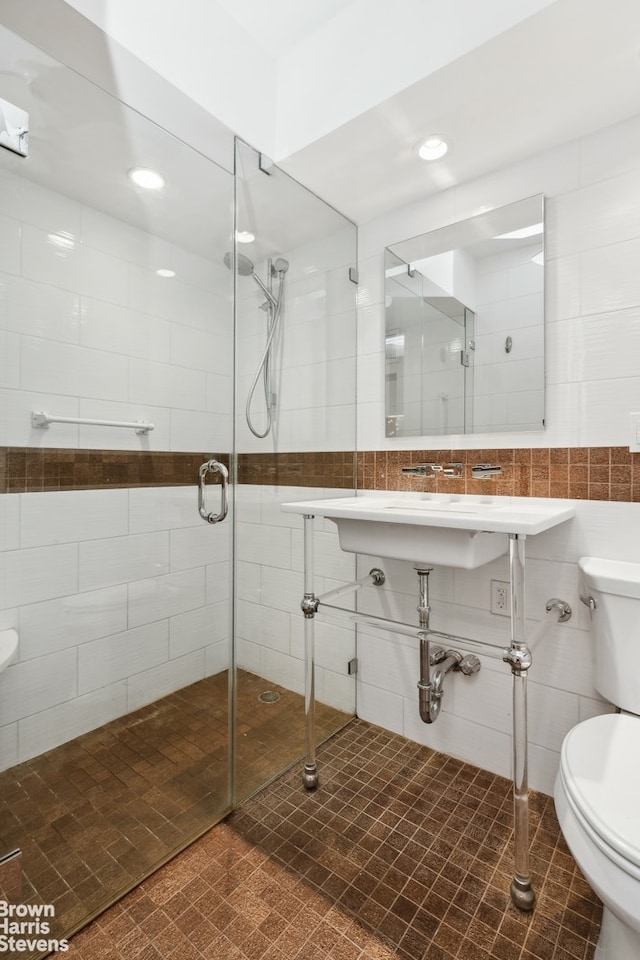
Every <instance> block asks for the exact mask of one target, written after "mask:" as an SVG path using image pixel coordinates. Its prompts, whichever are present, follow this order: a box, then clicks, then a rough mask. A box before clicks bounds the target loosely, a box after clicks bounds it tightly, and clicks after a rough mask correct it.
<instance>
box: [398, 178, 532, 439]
mask: <svg viewBox="0 0 640 960" xmlns="http://www.w3.org/2000/svg"><path fill="white" fill-rule="evenodd" d="M543 250H544V198H543V197H542V195H538V196H535V197H530V198H528V199H526V200H520V201H518V202H517V203H511V204H508V205H507V206H505V207H500V208H498V209H496V210H491V211H489V212H488V213H483V214H479V215H478V216H475V217H470V218H469V219H468V220H462V221H459V222H457V223H453V224H450V225H448V226H446V227H442V228H441V229H439V230H432V231H431V232H430V233H424V234H421V235H420V236H417V237H412V238H411V239H410V240H405V241H402V242H401V243H396V244H393V246H390V247H387V249H386V250H385V424H386V426H385V434H386V436H387V437H410V436H441V435H444V434H461V433H494V432H505V431H521V430H541V429H543V427H544V267H543V259H544V253H543Z"/></svg>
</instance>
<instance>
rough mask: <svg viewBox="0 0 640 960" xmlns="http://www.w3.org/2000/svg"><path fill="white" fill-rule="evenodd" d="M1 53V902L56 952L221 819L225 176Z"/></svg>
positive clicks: (40, 65)
mask: <svg viewBox="0 0 640 960" xmlns="http://www.w3.org/2000/svg"><path fill="white" fill-rule="evenodd" d="M0 43H1V47H2V50H3V77H4V86H3V96H4V97H6V98H8V99H11V101H12V102H14V103H15V104H16V105H17V106H19V107H20V108H21V109H23V110H25V111H27V112H28V113H29V117H30V121H29V126H30V156H29V157H28V158H24V157H22V156H19V155H18V154H16V153H12V152H9V151H8V150H2V149H0V196H1V197H2V203H1V205H0V209H1V215H0V249H1V251H2V258H1V261H0V341H1V346H2V351H1V354H2V362H1V363H0V411H1V415H0V528H1V531H2V544H1V547H2V550H1V553H0V646H1V644H2V643H3V642H5V643H11V642H12V640H17V650H16V651H15V652H14V653H13V654H12V657H11V659H10V661H9V662H8V663H4V662H3V663H2V667H3V669H2V672H1V673H0V898H3V899H10V900H11V901H12V902H14V903H22V904H44V905H47V908H48V909H51V910H52V911H53V917H52V918H51V914H48V917H49V918H50V919H49V923H50V927H51V937H53V938H56V937H57V938H64V937H66V936H68V935H69V933H70V932H72V931H73V930H75V929H77V928H79V927H80V926H82V925H83V924H84V923H85V922H86V921H87V919H88V918H90V917H91V916H92V915H94V914H96V913H97V912H99V911H101V910H102V909H104V908H105V907H106V906H107V905H108V904H109V903H110V902H112V901H113V900H115V899H117V898H118V897H119V896H120V895H121V894H122V893H123V892H124V891H125V890H127V889H129V888H131V887H132V886H134V885H135V884H136V883H138V882H139V881H140V880H141V879H142V878H143V877H144V876H146V875H148V874H149V873H150V872H151V871H152V870H153V869H155V868H156V867H157V866H158V865H159V864H161V863H162V862H163V861H165V860H167V859H168V858H169V857H171V856H172V855H173V854H174V853H175V852H176V851H177V850H179V849H180V848H182V847H184V846H185V845H186V844H187V843H189V842H190V841H191V840H192V839H193V838H195V837H196V836H198V835H199V834H201V833H202V832H203V831H204V830H206V829H208V827H210V826H211V825H212V824H213V823H214V822H215V821H216V820H217V819H219V818H220V817H221V816H222V815H224V813H226V812H227V811H228V810H229V809H230V805H231V777H230V770H231V764H230V753H231V747H232V742H231V738H230V732H229V731H230V728H231V715H230V709H229V703H230V697H229V686H230V680H231V676H230V669H229V666H230V662H231V654H230V651H231V596H232V579H231V545H232V523H233V516H232V513H231V514H230V515H229V517H228V518H227V519H226V520H225V521H224V522H220V523H208V522H206V521H205V520H203V519H202V517H201V516H200V515H199V512H198V481H199V469H200V466H201V464H203V463H207V462H209V461H210V460H211V459H215V460H217V461H218V462H220V463H222V464H224V465H225V466H227V467H228V466H229V464H230V457H231V453H232V437H233V424H232V419H233V414H232V411H233V376H232V358H233V314H232V295H233V283H232V275H231V273H230V271H229V270H228V269H227V268H226V267H225V266H224V263H223V256H224V253H225V251H227V250H229V249H230V247H231V243H232V228H233V219H232V210H233V186H232V184H233V177H232V173H231V172H229V171H226V170H223V169H221V168H219V167H218V166H216V165H215V164H214V163H212V162H211V161H210V160H209V159H207V158H205V157H203V156H202V155H200V154H198V153H197V152H196V151H195V150H193V149H191V148H190V147H188V146H186V145H185V144H184V143H182V142H180V141H178V140H176V139H175V138H173V137H171V136H170V135H169V134H168V133H166V132H165V131H163V130H161V129H159V128H158V127H157V126H155V125H154V124H152V123H150V122H149V121H147V120H146V119H145V118H144V117H142V116H141V115H139V114H137V113H135V112H134V111H133V110H130V109H128V108H126V107H124V106H123V105H122V104H121V103H119V102H118V101H116V100H114V99H113V98H111V97H109V96H108V95H106V94H105V93H104V92H103V91H100V90H99V89H97V88H95V87H94V86H93V85H92V84H90V83H89V82H88V81H86V80H84V79H83V78H81V77H80V76H79V75H77V74H76V73H74V72H73V71H71V70H68V69H67V68H65V67H64V66H62V65H61V64H60V63H57V62H56V61H54V60H52V59H51V58H50V57H48V56H46V55H45V54H43V53H42V52H41V51H40V50H38V49H36V48H34V47H33V46H31V45H29V44H27V43H25V42H24V41H23V40H21V39H20V38H19V37H17V36H15V35H14V34H12V33H10V32H9V31H6V30H4V29H3V30H2V31H1V35H0ZM140 167H142V168H152V169H153V170H154V171H155V172H156V173H158V174H160V175H161V177H162V182H159V181H156V189H148V188H146V187H145V186H141V185H140V181H139V180H138V182H135V181H134V180H133V179H132V177H131V173H132V171H133V170H134V169H135V168H140ZM205 479H206V480H207V483H208V486H207V490H206V493H205V495H206V504H207V510H206V512H217V511H218V503H219V501H220V486H219V485H218V484H216V483H215V481H216V480H217V479H219V474H217V473H216V474H208V475H207V476H206V478H205ZM1 661H2V657H1V654H0V662H1Z"/></svg>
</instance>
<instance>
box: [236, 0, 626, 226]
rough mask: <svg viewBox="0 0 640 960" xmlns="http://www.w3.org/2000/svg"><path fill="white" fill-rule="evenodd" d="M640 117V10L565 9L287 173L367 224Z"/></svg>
mask: <svg viewBox="0 0 640 960" xmlns="http://www.w3.org/2000/svg"><path fill="white" fill-rule="evenodd" d="M230 2H231V0H230ZM406 29H410V25H407V26H406ZM639 112H640V3H639V2H638V0H556V2H554V3H552V4H551V5H550V6H548V7H546V8H545V9H544V10H542V11H541V12H539V13H537V14H536V15H534V16H532V17H529V18H528V19H527V20H524V21H522V22H521V23H520V24H518V25H516V26H515V27H512V28H511V29H509V30H508V31H506V32H504V33H502V34H500V35H499V36H497V37H495V38H494V39H492V40H490V41H489V42H487V43H485V44H483V45H482V46H481V47H478V48H476V49H475V50H473V51H472V52H470V53H468V54H467V55H465V56H463V57H461V58H459V59H458V60H456V61H455V62H453V63H451V64H449V65H447V66H446V67H444V68H442V69H440V70H438V71H437V72H435V73H433V74H431V75H430V76H428V77H426V78H425V79H424V80H422V81H420V82H418V83H416V84H414V85H412V86H410V87H408V88H407V89H405V90H403V91H402V92H401V93H399V94H397V95H396V96H393V97H391V98H389V99H388V100H386V101H384V102H383V103H381V104H379V105H378V106H376V107H374V108H373V109H370V110H368V111H366V112H365V113H363V114H361V115H360V116H359V117H356V118H355V119H354V120H352V121H350V122H349V123H346V124H344V125H343V126H341V127H339V128H338V129H336V130H334V131H332V132H331V133H329V134H327V135H326V136H324V137H322V138H321V139H319V140H317V141H315V142H314V143H312V144H310V145H309V146H307V147H305V148H304V149H302V150H300V151H299V152H297V153H295V154H292V155H291V156H289V157H287V158H285V159H284V160H280V161H279V163H280V164H281V166H283V167H284V169H285V170H287V171H288V172H289V173H290V174H291V175H292V176H294V177H296V178H297V179H299V180H300V181H301V182H302V183H304V184H306V185H307V186H309V187H310V188H311V189H313V190H314V191H315V192H316V193H317V194H318V195H319V196H321V197H323V199H325V200H327V201H328V202H329V203H331V204H333V205H334V206H335V207H336V208H337V209H338V210H340V211H342V212H343V213H345V214H346V215H347V216H349V217H351V218H352V219H353V220H355V221H356V222H357V223H363V222H366V221H368V220H371V219H373V218H375V217H376V216H379V215H381V214H384V213H386V212H387V211H390V210H392V209H395V208H398V207H401V206H404V205H406V204H410V203H412V202H415V201H417V200H420V199H422V198H425V197H428V196H430V195H432V194H434V193H437V192H439V191H441V190H443V189H446V188H448V187H452V186H455V185H457V184H461V183H464V182H465V181H468V180H471V179H474V178H477V177H479V176H482V175H483V174H485V173H488V172H490V171H492V170H496V169H499V168H501V167H504V166H506V165H509V164H513V163H517V162H518V161H520V160H523V159H526V158H528V157H531V156H535V155H536V154H538V153H542V152H544V151H546V150H549V149H551V148H553V147H557V146H559V145H560V144H563V143H566V142H568V141H570V140H573V139H576V138H579V137H581V136H584V135H585V134H589V133H592V132H593V131H595V130H599V129H600V128H603V127H607V126H609V125H611V124H614V123H617V122H619V121H621V120H624V119H627V118H629V117H631V116H634V115H636V114H638V113H639ZM434 132H436V133H440V134H444V135H446V136H447V138H449V139H450V140H451V143H452V149H451V150H450V152H449V154H447V156H446V157H444V158H443V159H442V160H439V161H435V162H432V163H431V164H427V163H425V162H424V161H420V160H418V159H417V157H416V155H415V145H416V142H417V141H418V140H419V138H420V137H422V136H424V135H426V134H428V133H434Z"/></svg>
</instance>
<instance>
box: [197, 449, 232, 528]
mask: <svg viewBox="0 0 640 960" xmlns="http://www.w3.org/2000/svg"><path fill="white" fill-rule="evenodd" d="M208 473H219V474H220V478H221V481H222V482H221V486H220V513H213V512H207V507H206V502H205V491H206V486H207V484H206V477H207V474H208ZM198 474H199V477H200V483H199V486H198V513H199V514H200V516H201V517H202V519H203V520H206V522H207V523H221V522H222V521H223V520H224V518H225V517H226V515H227V513H228V512H229V494H228V490H229V471H228V470H227V468H226V467H225V465H224V463H219V462H218V461H217V460H207V462H206V463H203V464H202V465H201V466H200V470H199V471H198Z"/></svg>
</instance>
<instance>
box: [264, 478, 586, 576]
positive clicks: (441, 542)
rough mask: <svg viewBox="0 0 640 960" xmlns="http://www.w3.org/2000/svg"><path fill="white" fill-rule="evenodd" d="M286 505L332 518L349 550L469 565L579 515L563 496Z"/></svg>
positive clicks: (379, 498)
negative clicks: (514, 538)
mask: <svg viewBox="0 0 640 960" xmlns="http://www.w3.org/2000/svg"><path fill="white" fill-rule="evenodd" d="M282 509H283V510H284V511H286V512H289V513H298V514H302V515H306V516H317V517H326V518H327V519H329V520H332V521H333V522H334V523H335V524H336V525H337V527H338V537H339V540H340V546H341V548H342V549H343V550H346V551H348V552H350V553H366V554H369V555H370V556H375V557H387V558H389V559H393V560H408V561H410V562H411V563H413V564H415V565H424V566H434V565H441V566H447V567H461V568H464V569H467V570H470V569H474V568H475V567H480V566H482V565H483V564H485V563H489V562H490V561H491V560H495V559H496V557H500V556H502V555H503V554H505V553H506V552H507V550H508V548H509V535H510V534H511V535H514V534H517V535H520V536H526V535H533V534H537V533H542V532H543V531H544V530H548V529H550V528H551V527H554V526H556V524H558V523H563V522H564V521H565V520H569V519H570V518H571V517H572V516H573V515H574V513H575V508H574V507H573V505H572V504H571V503H569V502H567V501H563V500H547V499H537V498H536V499H534V498H529V497H474V496H458V497H450V496H446V495H437V494H433V495H424V496H420V495H411V494H409V495H406V496H403V495H402V494H389V495H385V494H373V495H365V496H361V497H344V498H339V499H335V500H306V501H304V500H303V501H298V502H295V503H285V504H283V506H282Z"/></svg>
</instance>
